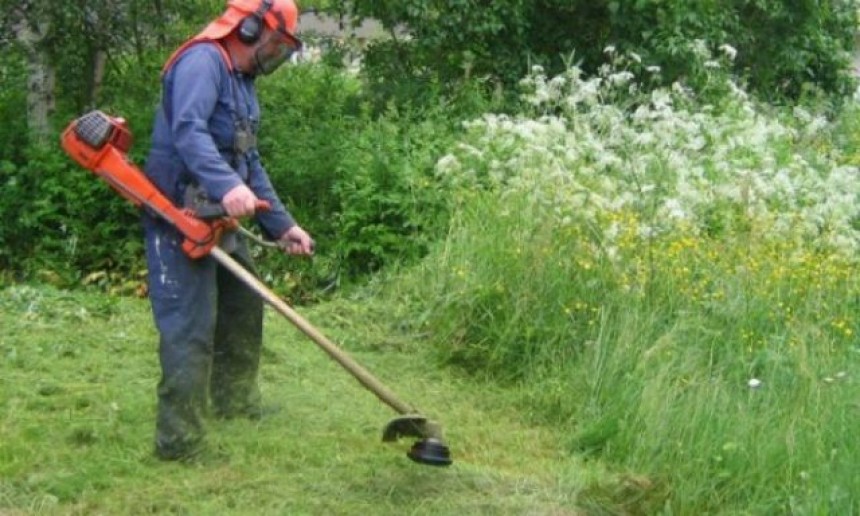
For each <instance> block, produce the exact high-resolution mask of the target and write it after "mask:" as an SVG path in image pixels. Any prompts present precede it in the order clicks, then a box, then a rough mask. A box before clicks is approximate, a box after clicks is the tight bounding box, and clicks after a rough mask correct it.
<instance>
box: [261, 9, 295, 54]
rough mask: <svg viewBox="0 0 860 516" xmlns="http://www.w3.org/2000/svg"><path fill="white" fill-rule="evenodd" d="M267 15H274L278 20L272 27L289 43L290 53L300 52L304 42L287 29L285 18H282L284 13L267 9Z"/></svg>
mask: <svg viewBox="0 0 860 516" xmlns="http://www.w3.org/2000/svg"><path fill="white" fill-rule="evenodd" d="M266 15H267V16H274V17H275V19H276V20H277V21H278V26H277V27H276V28H275V29H274V30H275V32H277V33H278V34H280V35H281V36H283V37H284V39H285V40H286V41H287V43H288V44H289V45H290V49H291V50H292V52H291V53H296V52H301V51H302V48H304V43H302V40H300V39H299V38H298V37H296V36H295V35H294V34H291V33H290V32H289V31H288V30H287V20H285V19H284V15H283V14H281V13H279V12H272V11H269V12H268V13H266Z"/></svg>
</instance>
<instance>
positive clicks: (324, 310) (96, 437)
mask: <svg viewBox="0 0 860 516" xmlns="http://www.w3.org/2000/svg"><path fill="white" fill-rule="evenodd" d="M359 306H361V308H359ZM397 311H398V310H397V308H396V307H391V310H390V311H389V310H386V309H385V308H383V307H379V306H377V307H375V308H373V307H370V306H369V305H368V304H367V303H366V302H362V303H356V302H346V301H340V302H335V303H333V304H332V305H328V306H321V307H317V308H315V309H314V310H312V311H311V312H310V313H309V314H307V315H308V317H309V318H310V319H311V320H315V321H317V322H318V325H319V326H320V327H321V328H322V329H323V331H325V332H326V333H327V334H328V335H329V336H331V337H332V338H333V339H335V340H338V341H339V342H340V343H341V344H342V345H343V346H344V347H345V348H347V349H350V350H351V351H352V353H353V354H354V356H355V357H356V358H357V359H358V360H359V361H361V362H362V363H363V364H364V365H366V366H367V367H368V368H369V369H371V370H372V371H374V372H375V373H376V374H377V375H378V376H379V377H380V378H381V379H383V381H385V382H387V383H388V384H389V385H390V386H391V387H392V388H393V389H394V390H395V391H396V392H398V393H399V394H400V395H401V396H402V397H404V398H405V399H407V400H409V401H411V402H412V403H414V404H416V405H417V406H418V407H419V408H421V409H423V410H424V411H425V412H426V413H428V414H430V415H431V416H433V417H434V418H436V419H438V420H439V421H440V422H441V423H442V424H443V426H444V428H445V430H446V437H447V440H448V442H449V444H450V446H451V449H452V453H453V454H454V459H455V464H454V466H452V467H450V468H448V469H434V468H427V467H423V466H418V465H415V464H413V463H411V462H410V461H409V460H408V459H407V458H406V457H405V456H404V452H405V451H406V449H407V448H408V446H409V444H410V443H407V442H401V443H398V444H397V445H384V444H382V443H381V442H380V436H381V428H382V426H383V425H384V424H385V423H386V422H387V421H388V420H389V419H390V418H391V417H392V416H393V414H392V412H391V411H390V409H388V408H387V407H384V406H382V405H381V404H380V403H378V401H377V400H376V399H375V398H374V397H373V396H372V395H371V394H370V393H368V392H366V391H364V390H363V389H361V388H360V386H359V385H358V384H357V383H356V382H355V381H354V380H353V379H352V378H351V377H349V376H348V375H346V374H345V373H344V372H342V371H341V370H340V369H339V367H338V366H337V365H336V364H334V363H333V362H331V361H329V360H328V359H327V358H325V356H324V354H323V353H322V352H321V351H319V350H318V349H316V347H315V346H314V345H313V344H312V343H311V342H310V341H309V340H307V339H306V338H304V337H303V336H301V335H299V334H297V333H296V332H295V331H294V330H293V329H292V328H291V327H290V326H289V324H288V323H287V322H286V321H283V320H281V319H279V318H276V316H275V315H274V314H273V313H269V314H268V315H267V332H266V351H265V356H264V366H263V371H262V388H263V390H264V396H265V399H266V401H267V403H268V404H270V405H271V406H272V408H273V409H274V412H273V413H272V414H271V415H269V416H268V417H266V418H264V419H263V420H262V421H261V422H259V423H251V422H247V421H228V422H212V424H211V425H210V428H209V435H208V438H209V441H210V443H211V444H212V446H211V451H209V452H207V454H205V455H204V456H203V457H202V458H201V460H200V461H199V462H197V463H193V464H172V463H163V462H160V461H158V460H156V459H154V458H153V457H152V454H151V451H152V449H151V445H152V444H151V440H152V431H153V419H154V401H155V384H156V382H157V378H158V369H157V359H156V352H155V346H156V344H155V343H156V335H155V333H154V330H153V328H152V324H151V321H150V315H149V309H148V305H147V303H146V302H145V301H144V300H138V299H130V298H114V297H107V296H104V295H101V294H91V293H80V292H78V293H67V292H62V291H57V290H53V289H50V288H43V287H28V286H13V287H10V288H7V289H5V290H3V291H2V293H0V325H2V327H3V332H2V335H0V356H2V360H0V403H2V411H3V414H4V417H3V419H2V422H0V513H3V514H153V513H166V514H456V513H463V514H579V513H582V510H583V507H587V506H588V505H589V504H591V505H592V506H593V507H604V508H605V509H606V508H611V507H613V505H612V504H617V505H616V507H624V506H625V504H627V503H630V501H631V499H630V498H628V494H629V491H630V490H631V489H633V490H634V491H636V492H644V491H647V486H646V487H642V486H639V485H638V484H636V483H635V481H631V480H629V479H628V477H627V476H624V475H621V476H617V475H612V474H610V473H608V472H606V471H603V469H602V468H601V467H600V466H599V465H589V466H587V467H586V466H585V465H583V464H582V462H581V461H580V460H578V459H577V458H575V457H571V456H570V455H568V453H567V451H566V448H565V443H564V433H562V432H558V431H556V430H555V429H553V428H551V427H543V426H540V425H532V424H530V423H529V422H528V419H529V418H528V414H527V413H526V411H521V410H519V409H518V408H517V406H516V405H515V404H514V403H513V399H512V395H511V393H510V392H509V391H507V390H505V389H502V388H499V387H496V386H493V385H491V384H479V383H476V382H474V381H472V380H467V379H464V378H461V377H458V376H456V375H452V374H450V373H448V372H445V371H442V370H440V369H439V368H438V367H437V366H435V365H434V364H433V362H432V361H431V360H429V359H428V356H427V354H426V353H424V352H423V351H422V350H421V349H420V346H419V345H418V343H417V338H418V337H415V338H414V339H413V336H412V335H411V334H410V331H409V330H407V329H405V327H402V328H404V329H402V330H401V331H394V330H392V329H393V328H396V327H397V325H396V324H392V323H395V322H396V320H394V319H396V317H394V318H392V314H393V313H397ZM631 482H632V483H631ZM637 503H638V502H635V500H634V502H633V505H632V506H633V507H634V508H635V507H636V506H637ZM606 512H607V513H608V512H611V511H610V510H608V509H607V510H606Z"/></svg>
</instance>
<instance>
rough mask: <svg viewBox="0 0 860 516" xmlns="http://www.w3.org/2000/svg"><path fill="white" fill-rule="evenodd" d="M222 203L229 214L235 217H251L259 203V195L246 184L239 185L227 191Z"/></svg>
mask: <svg viewBox="0 0 860 516" xmlns="http://www.w3.org/2000/svg"><path fill="white" fill-rule="evenodd" d="M221 204H222V205H223V206H224V209H225V210H226V211H227V215H229V216H231V217H233V218H239V217H250V216H252V215H253V214H254V208H255V207H256V205H257V196H256V195H254V192H252V191H251V189H250V188H248V187H247V186H245V185H239V186H236V187H234V188H233V189H232V190H230V191H229V192H227V194H226V195H225V196H224V198H223V199H221Z"/></svg>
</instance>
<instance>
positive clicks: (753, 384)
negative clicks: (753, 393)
mask: <svg viewBox="0 0 860 516" xmlns="http://www.w3.org/2000/svg"><path fill="white" fill-rule="evenodd" d="M747 385H748V386H749V388H750V389H758V388H759V387H761V385H762V381H761V380H759V379H758V378H750V380H749V381H748V382H747Z"/></svg>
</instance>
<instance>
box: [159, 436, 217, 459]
mask: <svg viewBox="0 0 860 516" xmlns="http://www.w3.org/2000/svg"><path fill="white" fill-rule="evenodd" d="M205 449H206V446H205V444H204V442H203V439H192V440H184V441H174V442H159V441H158V440H156V442H155V456H156V457H158V458H159V459H161V460H164V461H178V462H189V461H193V460H194V459H196V458H197V457H199V456H200V455H201V454H202V453H203V451H204V450H205Z"/></svg>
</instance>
